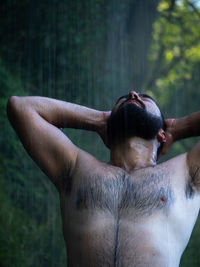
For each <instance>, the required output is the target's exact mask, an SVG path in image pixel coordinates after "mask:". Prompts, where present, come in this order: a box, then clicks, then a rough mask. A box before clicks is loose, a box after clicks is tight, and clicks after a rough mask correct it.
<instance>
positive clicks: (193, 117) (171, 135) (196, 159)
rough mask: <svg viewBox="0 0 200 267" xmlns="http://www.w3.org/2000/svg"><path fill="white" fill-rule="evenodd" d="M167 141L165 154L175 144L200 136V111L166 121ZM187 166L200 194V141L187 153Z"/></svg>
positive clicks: (164, 149) (164, 147) (163, 152)
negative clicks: (181, 140)
mask: <svg viewBox="0 0 200 267" xmlns="http://www.w3.org/2000/svg"><path fill="white" fill-rule="evenodd" d="M166 124H167V129H166V136H167V141H166V143H165V144H164V146H163V151H162V154H165V153H166V152H167V151H168V149H169V147H170V146H171V145H172V144H173V142H175V141H177V140H180V139H184V138H188V137H194V136H200V111H198V112H194V113H191V114H189V115H188V116H185V117H183V118H178V119H168V120H166ZM187 165H188V169H189V173H190V177H191V180H192V183H193V185H194V186H195V187H196V189H197V190H198V191H199V192H200V141H199V142H197V143H196V144H195V145H194V147H193V148H192V149H191V150H190V151H189V152H188V153H187Z"/></svg>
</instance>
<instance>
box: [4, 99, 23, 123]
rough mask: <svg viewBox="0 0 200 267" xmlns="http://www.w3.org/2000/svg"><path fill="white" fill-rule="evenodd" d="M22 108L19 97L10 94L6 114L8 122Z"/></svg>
mask: <svg viewBox="0 0 200 267" xmlns="http://www.w3.org/2000/svg"><path fill="white" fill-rule="evenodd" d="M21 108H22V103H21V100H20V97H18V96H11V97H9V99H8V102H7V116H8V119H9V120H10V122H12V121H13V119H14V118H15V117H16V115H17V114H18V113H19V111H20V109H21Z"/></svg>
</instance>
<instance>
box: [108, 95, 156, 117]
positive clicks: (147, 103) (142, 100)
mask: <svg viewBox="0 0 200 267" xmlns="http://www.w3.org/2000/svg"><path fill="white" fill-rule="evenodd" d="M128 103H132V104H135V105H137V106H138V107H141V108H143V109H146V111H147V112H150V113H151V114H153V115H156V116H161V113H160V110H159V108H158V106H157V105H156V103H155V102H154V101H153V99H151V98H150V97H149V96H148V95H146V94H141V93H136V92H134V91H131V92H130V93H129V94H127V95H124V96H121V97H120V98H119V99H118V100H117V102H116V104H115V106H114V107H113V109H112V112H113V113H114V112H116V111H117V110H118V109H119V108H120V107H121V106H125V105H126V104H128Z"/></svg>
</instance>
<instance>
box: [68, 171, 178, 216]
mask: <svg viewBox="0 0 200 267" xmlns="http://www.w3.org/2000/svg"><path fill="white" fill-rule="evenodd" d="M71 199H72V205H73V208H74V209H75V210H77V211H83V210H101V211H106V212H109V213H111V214H113V215H115V216H120V214H122V212H126V213H128V212H129V211H131V212H134V215H135V217H136V216H140V217H141V216H148V215H151V214H152V213H153V212H155V211H158V210H162V211H163V212H165V213H167V212H168V211H169V208H170V206H171V205H172V203H173V201H174V195H173V190H172V187H171V184H170V179H169V178H167V177H164V176H163V174H162V173H161V172H157V173H156V172H155V173H152V172H148V171H143V172H141V171H140V172H136V173H134V174H132V175H130V174H127V173H125V172H116V173H113V174H110V173H109V174H106V173H95V172H94V173H93V174H91V175H88V176H82V177H81V178H80V179H79V181H78V182H77V183H76V184H75V185H74V188H73V192H72V195H71Z"/></svg>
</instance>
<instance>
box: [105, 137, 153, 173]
mask: <svg viewBox="0 0 200 267" xmlns="http://www.w3.org/2000/svg"><path fill="white" fill-rule="evenodd" d="M157 146H158V141H157V140H150V141H147V140H144V139H142V138H139V137H132V138H129V139H127V140H126V141H125V142H123V143H120V144H119V145H116V146H113V147H112V148H111V151H110V164H112V165H114V166H118V167H121V168H123V169H124V170H126V171H127V172H131V171H132V170H135V169H140V168H144V167H147V166H154V165H156V159H157Z"/></svg>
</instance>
